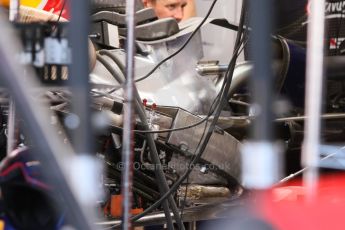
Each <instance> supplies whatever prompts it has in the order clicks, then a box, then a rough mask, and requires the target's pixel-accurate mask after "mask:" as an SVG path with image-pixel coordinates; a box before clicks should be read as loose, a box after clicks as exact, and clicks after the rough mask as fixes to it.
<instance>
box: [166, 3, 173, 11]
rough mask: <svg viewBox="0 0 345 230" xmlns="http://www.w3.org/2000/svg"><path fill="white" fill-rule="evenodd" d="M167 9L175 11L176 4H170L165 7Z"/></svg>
mask: <svg viewBox="0 0 345 230" xmlns="http://www.w3.org/2000/svg"><path fill="white" fill-rule="evenodd" d="M165 7H166V8H168V9H169V10H174V9H175V8H176V4H169V5H166V6H165Z"/></svg>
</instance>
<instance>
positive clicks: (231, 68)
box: [110, 0, 245, 228]
mask: <svg viewBox="0 0 345 230" xmlns="http://www.w3.org/2000/svg"><path fill="white" fill-rule="evenodd" d="M216 1H217V0H215V1H214V3H215V2H216ZM244 5H245V2H243V4H242V14H241V20H240V26H239V28H242V29H240V30H239V31H238V33H237V38H236V42H235V48H234V52H233V56H232V58H231V61H230V63H229V66H228V71H227V72H226V78H225V79H224V82H223V86H222V88H223V90H222V92H221V97H220V99H219V106H218V107H217V109H216V112H215V116H214V119H213V121H212V123H211V125H210V127H209V129H208V132H207V134H206V136H205V137H204V138H202V140H201V142H200V143H201V144H200V145H198V146H197V149H196V153H197V154H196V155H195V157H194V158H193V160H192V161H191V162H190V164H189V167H188V169H187V170H186V172H185V173H184V174H183V175H182V176H181V177H180V178H179V179H178V180H177V181H176V182H175V183H174V184H173V185H172V187H171V188H170V189H169V191H168V192H167V193H165V194H164V195H163V196H162V197H161V198H160V199H159V200H158V201H156V202H155V203H154V204H152V205H151V206H150V207H149V208H147V209H146V210H144V211H143V212H142V213H140V214H138V215H136V216H134V217H132V218H131V219H132V221H136V220H138V219H140V218H141V217H143V216H145V215H147V214H148V213H150V212H151V211H153V210H154V209H156V208H158V206H159V205H160V204H161V203H162V202H163V201H164V200H165V199H167V198H168V197H169V196H170V195H171V194H172V193H173V192H175V191H176V189H177V188H178V187H179V186H180V185H181V183H182V182H183V181H184V180H185V179H186V178H187V177H188V176H189V174H190V173H191V171H192V168H191V167H190V166H191V165H193V164H195V163H196V162H197V161H198V160H199V159H200V157H201V156H202V153H203V152H204V150H205V148H206V145H207V143H208V141H209V139H210V137H211V135H212V133H213V130H214V128H215V125H216V123H217V121H218V118H219V116H220V113H221V111H222V109H223V107H224V106H225V104H226V103H227V100H226V99H227V91H228V90H229V88H230V85H231V81H232V76H233V72H234V68H235V65H236V59H237V57H238V52H239V50H240V48H241V43H242V42H243V39H242V32H243V24H244V10H243V9H245V6H244ZM213 6H214V4H213V5H212V7H213ZM113 227H116V225H115V226H111V227H110V228H113Z"/></svg>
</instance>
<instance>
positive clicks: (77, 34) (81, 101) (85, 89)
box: [69, 0, 94, 154]
mask: <svg viewBox="0 0 345 230" xmlns="http://www.w3.org/2000/svg"><path fill="white" fill-rule="evenodd" d="M69 3H70V6H71V22H70V27H69V31H70V33H69V39H70V44H71V48H72V54H73V55H72V65H71V68H70V75H69V84H70V86H71V87H72V92H73V97H72V110H73V113H75V115H76V118H77V120H78V121H77V122H78V123H79V124H77V127H76V128H74V129H73V130H71V131H72V142H73V145H74V147H75V151H76V152H77V153H83V154H89V153H91V152H92V151H93V143H94V141H93V135H92V133H93V132H92V130H93V129H92V123H91V122H90V121H91V110H90V104H91V99H90V85H89V80H88V79H89V53H88V52H89V51H88V50H89V49H88V47H89V44H88V42H89V41H88V34H89V24H90V18H89V12H90V9H89V5H90V3H89V1H85V0H73V1H69Z"/></svg>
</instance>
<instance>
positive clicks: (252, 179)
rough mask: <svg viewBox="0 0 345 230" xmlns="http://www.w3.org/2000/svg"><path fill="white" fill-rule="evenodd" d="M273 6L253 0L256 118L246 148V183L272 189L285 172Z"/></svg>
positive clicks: (267, 0) (252, 87) (266, 0)
mask: <svg viewBox="0 0 345 230" xmlns="http://www.w3.org/2000/svg"><path fill="white" fill-rule="evenodd" d="M272 5H273V0H261V1H258V0H249V13H248V15H249V21H250V27H251V28H252V30H251V32H250V34H249V36H250V37H249V39H250V42H249V44H250V56H251V59H252V60H253V63H254V71H253V74H252V76H251V78H250V93H251V95H252V97H251V98H252V108H251V109H252V111H251V112H252V113H253V115H255V120H254V121H253V129H252V133H251V140H250V141H249V142H247V143H245V144H244V146H243V149H242V154H243V155H242V156H243V159H242V164H243V183H244V185H245V186H247V187H248V188H252V189H266V188H269V187H270V186H272V185H273V184H274V183H276V182H277V181H279V174H280V171H281V164H280V160H279V159H280V151H279V148H278V146H276V145H275V144H274V143H273V142H272V141H273V134H272V118H273V116H272V102H273V100H272V98H273V93H272V91H273V87H272V82H273V77H272V76H273V74H272V48H271V46H272V38H271V32H272V22H273V21H274V20H273V14H272Z"/></svg>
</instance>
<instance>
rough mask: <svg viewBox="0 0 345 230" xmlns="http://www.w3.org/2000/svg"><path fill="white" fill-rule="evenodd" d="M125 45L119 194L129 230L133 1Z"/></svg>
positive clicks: (124, 225)
mask: <svg viewBox="0 0 345 230" xmlns="http://www.w3.org/2000/svg"><path fill="white" fill-rule="evenodd" d="M126 15H127V17H126V20H127V39H126V41H127V44H126V85H125V89H124V91H125V92H124V95H125V104H124V119H123V136H122V162H123V165H124V168H123V171H122V185H121V194H122V196H123V201H122V226H121V227H122V229H123V230H130V229H131V226H132V223H131V219H130V218H131V209H132V183H133V154H134V153H133V147H134V132H133V128H134V121H135V119H134V106H133V105H134V104H133V103H134V64H135V63H134V54H135V17H134V15H135V0H128V1H127V2H126Z"/></svg>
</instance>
